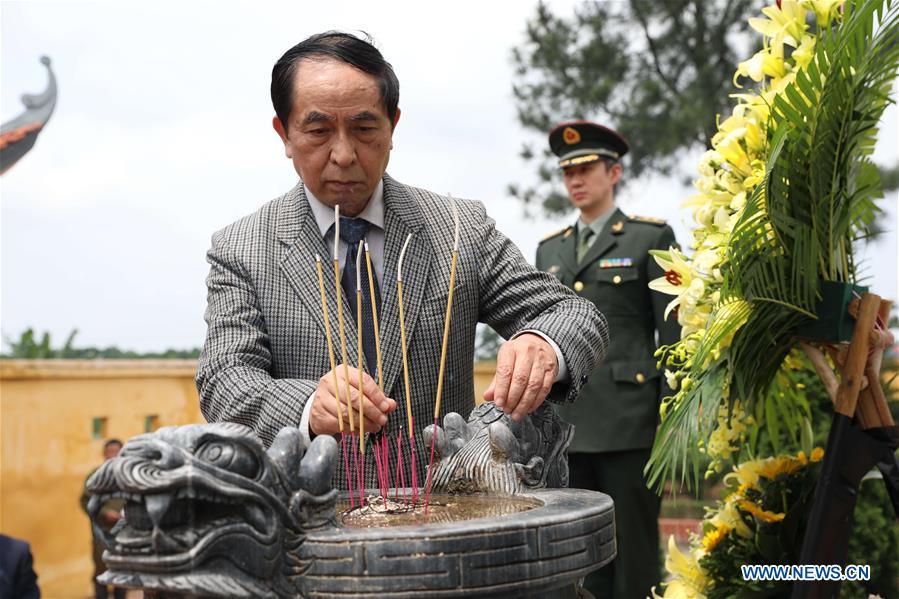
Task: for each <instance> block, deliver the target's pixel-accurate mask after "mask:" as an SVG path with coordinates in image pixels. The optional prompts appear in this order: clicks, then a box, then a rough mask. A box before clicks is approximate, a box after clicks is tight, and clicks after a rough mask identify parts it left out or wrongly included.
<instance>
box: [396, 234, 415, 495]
mask: <svg viewBox="0 0 899 599" xmlns="http://www.w3.org/2000/svg"><path fill="white" fill-rule="evenodd" d="M411 240H412V233H409V235H408V236H407V237H406V242H405V243H404V244H403V249H402V250H400V257H399V259H398V260H397V263H396V295H397V301H398V305H399V312H400V341H401V343H402V350H403V382H404V384H405V389H406V423H407V424H408V426H409V457H410V459H411V462H412V496H413V501H414V500H415V499H417V498H418V474H417V473H416V472H415V469H416V465H415V438H414V435H415V421H414V420H413V418H412V386H411V384H410V383H409V355H408V351H407V349H406V316H405V311H404V308H403V258H404V257H405V255H406V250H407V249H409V242H410V241H411Z"/></svg>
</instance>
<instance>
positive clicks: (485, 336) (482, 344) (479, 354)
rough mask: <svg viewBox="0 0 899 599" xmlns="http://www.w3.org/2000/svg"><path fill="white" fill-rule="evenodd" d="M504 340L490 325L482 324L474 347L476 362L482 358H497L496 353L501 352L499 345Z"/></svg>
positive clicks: (488, 359) (487, 359)
mask: <svg viewBox="0 0 899 599" xmlns="http://www.w3.org/2000/svg"><path fill="white" fill-rule="evenodd" d="M503 342H504V340H503V338H502V337H501V336H500V334H499V333H497V332H496V331H494V330H493V329H492V328H490V327H489V326H487V325H486V324H485V325H481V326H479V327H478V334H477V341H476V342H475V348H474V359H475V362H480V361H482V360H486V361H490V360H496V354H497V353H498V352H499V346H500V345H502V344H503Z"/></svg>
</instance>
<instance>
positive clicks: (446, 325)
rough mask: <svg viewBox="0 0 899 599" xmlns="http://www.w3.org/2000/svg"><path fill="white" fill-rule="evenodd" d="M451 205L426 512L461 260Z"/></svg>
mask: <svg viewBox="0 0 899 599" xmlns="http://www.w3.org/2000/svg"><path fill="white" fill-rule="evenodd" d="M448 198H449V201H450V205H451V206H452V208H453V223H454V225H455V231H454V234H453V252H452V260H451V264H450V280H449V291H448V292H447V298H446V315H445V316H444V317H443V343H442V344H441V347H440V369H439V370H438V371H437V396H436V398H435V399H434V428H433V431H434V434H433V435H432V436H431V457H430V459H429V460H428V476H427V478H426V480H425V513H426V514H427V513H428V504H429V503H430V500H431V470H432V469H433V468H434V443H435V441H436V440H437V422H438V420H439V418H440V400H441V399H443V374H444V371H445V369H446V348H447V345H448V342H449V331H450V320H451V319H452V313H453V292H454V291H455V288H456V264H457V263H458V261H459V208H458V207H457V206H456V203H455V202H454V201H453V198H452V196H450V195H448Z"/></svg>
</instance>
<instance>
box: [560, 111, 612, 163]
mask: <svg viewBox="0 0 899 599" xmlns="http://www.w3.org/2000/svg"><path fill="white" fill-rule="evenodd" d="M549 147H550V149H551V150H552V152H553V154H555V155H556V156H558V157H559V168H565V167H566V166H575V165H578V164H586V163H588V162H596V161H597V160H601V159H603V158H606V159H611V160H620V159H621V157H622V156H624V155H625V154H627V151H628V149H629V146H628V145H627V141H626V140H625V139H624V138H623V137H621V135H620V134H619V133H617V132H615V131H612V130H611V129H609V128H608V127H603V126H602V125H597V124H596V123H591V122H589V121H574V122H571V123H562V124H561V125H557V126H556V127H555V128H554V129H553V130H552V131H550V132H549Z"/></svg>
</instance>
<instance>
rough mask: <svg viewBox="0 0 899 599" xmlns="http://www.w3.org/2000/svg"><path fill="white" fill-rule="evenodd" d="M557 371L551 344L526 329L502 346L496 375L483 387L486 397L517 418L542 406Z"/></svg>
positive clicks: (497, 359) (498, 356)
mask: <svg viewBox="0 0 899 599" xmlns="http://www.w3.org/2000/svg"><path fill="white" fill-rule="evenodd" d="M558 371H559V364H558V361H557V360H556V352H555V351H553V348H552V346H551V345H550V344H549V343H547V342H546V340H545V339H543V337H541V336H539V335H535V334H533V333H524V334H523V335H519V336H518V337H515V338H514V339H512V340H510V341H506V342H505V343H503V344H502V346H501V347H500V348H499V353H498V354H497V356H496V375H494V377H493V381H492V382H491V383H490V387H488V388H487V390H486V391H484V400H485V401H492V402H493V403H495V404H496V407H498V408H500V409H501V410H503V411H504V412H505V413H507V414H510V415H511V416H512V420H515V421H516V422H518V421H520V420H521V419H522V418H524V416H525V415H526V414H530V413H531V412H533V411H534V410H536V409H537V408H538V407H540V404H542V403H543V400H544V399H546V396H547V395H548V394H549V390H550V389H551V388H552V385H553V381H554V380H555V378H556V373H558Z"/></svg>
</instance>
